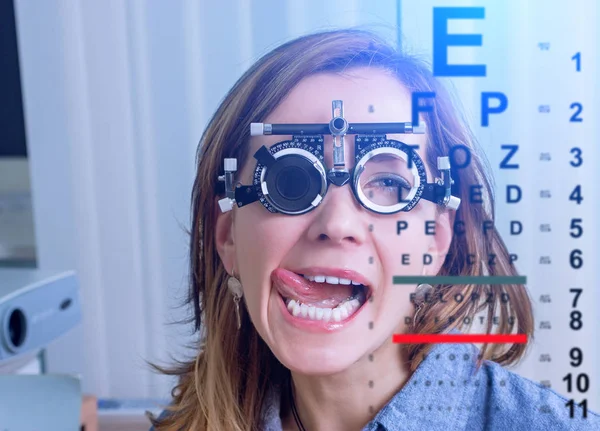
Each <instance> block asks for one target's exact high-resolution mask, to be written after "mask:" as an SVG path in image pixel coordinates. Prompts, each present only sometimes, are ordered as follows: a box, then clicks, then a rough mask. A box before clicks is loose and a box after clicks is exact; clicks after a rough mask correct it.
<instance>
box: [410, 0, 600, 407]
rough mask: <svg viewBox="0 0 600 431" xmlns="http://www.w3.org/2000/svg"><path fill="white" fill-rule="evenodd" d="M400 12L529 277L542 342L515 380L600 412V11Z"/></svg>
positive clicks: (587, 5)
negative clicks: (459, 112) (484, 166)
mask: <svg viewBox="0 0 600 431" xmlns="http://www.w3.org/2000/svg"><path fill="white" fill-rule="evenodd" d="M401 11H402V15H403V16H402V20H401V23H402V25H401V28H402V35H403V36H404V38H405V39H404V40H407V41H408V43H409V44H410V46H405V48H407V49H408V50H409V51H413V52H414V51H417V52H419V51H420V52H421V53H425V54H426V55H428V56H429V59H431V60H432V63H433V69H434V74H436V76H438V77H439V78H440V79H442V80H443V81H444V82H445V83H448V82H450V83H451V85H452V86H454V88H455V89H456V91H455V93H456V96H457V98H458V99H459V100H460V102H461V103H462V105H463V106H464V108H465V109H466V111H467V114H468V115H467V116H468V118H469V120H470V124H471V127H472V128H473V131H474V133H475V136H476V138H477V139H478V141H479V142H480V144H481V145H482V146H483V148H484V149H485V152H486V156H487V158H488V160H489V161H490V164H491V167H492V168H493V174H494V179H495V184H494V185H495V192H496V196H495V205H496V211H495V214H494V225H495V226H496V228H497V229H498V231H499V233H500V235H501V237H502V239H503V240H504V242H505V244H506V246H507V249H508V251H509V253H510V254H511V256H514V258H515V262H514V264H515V267H516V269H517V271H518V273H519V274H520V275H522V276H524V277H526V282H525V284H526V287H527V289H528V291H529V294H530V297H531V299H532V301H533V309H534V325H535V326H534V327H535V329H534V339H533V342H532V346H531V347H530V348H529V350H528V351H527V354H526V356H525V358H524V359H523V360H522V361H521V362H520V363H519V364H518V365H517V366H516V367H510V368H509V369H510V370H511V371H514V372H516V373H517V374H519V375H521V376H523V377H526V378H528V379H531V380H533V381H535V382H539V383H541V384H542V385H544V386H547V387H550V388H552V389H553V390H555V391H556V392H558V393H559V394H561V395H563V396H564V397H565V398H566V399H567V400H569V402H568V403H566V405H565V409H567V410H568V411H570V412H571V414H581V413H582V411H583V412H585V409H586V408H588V409H592V410H594V411H598V410H599V408H600V390H599V389H598V388H599V384H598V383H599V378H600V376H599V373H598V369H599V367H600V357H599V353H598V344H599V339H600V337H599V335H598V329H599V328H600V324H599V323H598V311H597V310H598V306H600V294H599V292H598V291H599V289H598V281H599V280H598V275H597V274H598V270H597V268H598V254H597V249H598V245H597V244H598V240H599V239H600V237H599V235H598V230H597V228H596V225H597V219H598V185H597V182H598V178H597V177H598V174H597V168H596V166H597V163H598V157H597V146H598V144H600V135H599V131H598V127H597V125H596V123H597V121H598V119H599V118H600V112H599V107H600V70H598V66H597V58H598V54H599V53H600V32H599V31H598V23H599V21H600V19H599V18H600V6H599V5H598V4H597V2H594V1H572V2H562V1H539V0H535V1H519V2H517V1H508V2H487V1H482V2H467V1H443V2H442V1H424V2H418V4H416V2H408V1H405V2H401ZM417 23H418V24H417ZM423 23H427V25H425V26H423ZM432 284H433V283H432ZM575 406H579V407H581V409H578V408H576V407H575Z"/></svg>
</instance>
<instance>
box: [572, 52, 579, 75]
mask: <svg viewBox="0 0 600 431" xmlns="http://www.w3.org/2000/svg"><path fill="white" fill-rule="evenodd" d="M571 60H575V67H576V69H575V70H577V72H580V71H581V52H578V53H577V54H575V55H574V56H573V57H571Z"/></svg>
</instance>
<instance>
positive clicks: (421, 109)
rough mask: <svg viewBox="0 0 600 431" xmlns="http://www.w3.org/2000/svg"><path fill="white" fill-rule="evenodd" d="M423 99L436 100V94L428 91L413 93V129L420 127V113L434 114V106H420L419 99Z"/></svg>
mask: <svg viewBox="0 0 600 431" xmlns="http://www.w3.org/2000/svg"><path fill="white" fill-rule="evenodd" d="M421 97H429V98H435V93H432V92H429V91H427V92H424V93H413V94H412V125H413V127H416V126H418V125H419V112H432V111H433V105H419V99H420V98H421ZM417 148H418V147H417Z"/></svg>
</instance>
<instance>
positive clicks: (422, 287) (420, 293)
mask: <svg viewBox="0 0 600 431" xmlns="http://www.w3.org/2000/svg"><path fill="white" fill-rule="evenodd" d="M431 289H433V286H432V285H431V284H427V283H422V284H419V285H418V286H417V290H416V295H415V297H416V298H418V301H419V302H420V304H419V307H418V308H417V311H415V315H414V317H413V326H416V325H417V314H419V311H421V308H423V304H424V303H425V295H426V294H427V293H428V292H429V291H430V290H431Z"/></svg>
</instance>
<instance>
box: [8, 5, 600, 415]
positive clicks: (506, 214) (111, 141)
mask: <svg viewBox="0 0 600 431" xmlns="http://www.w3.org/2000/svg"><path fill="white" fill-rule="evenodd" d="M440 6H446V7H484V8H485V17H484V18H483V19H468V20H467V19H455V20H450V21H449V24H448V32H449V33H456V34H458V33H463V34H480V35H482V46H479V47H476V46H470V47H451V48H449V50H448V62H449V63H450V64H485V65H486V71H487V72H486V76H485V77H453V78H442V79H443V80H444V81H445V82H446V83H447V84H448V85H449V86H450V87H451V88H452V89H453V91H454V92H455V94H456V95H457V97H458V98H459V99H460V101H461V103H462V105H463V108H464V110H465V113H466V116H467V118H468V119H469V121H470V122H471V125H472V127H473V129H474V130H475V132H476V134H477V136H478V138H479V140H480V141H481V143H482V144H483V146H484V148H485V149H486V151H487V156H488V158H489V159H490V161H491V164H492V167H493V168H494V170H495V175H496V187H497V190H498V195H497V202H496V205H497V208H496V211H497V213H496V225H497V227H498V229H499V230H500V232H501V234H502V235H503V236H504V239H505V242H506V244H507V246H508V248H509V251H511V252H515V253H519V262H518V263H517V266H518V268H519V270H520V272H521V274H523V275H526V276H527V277H528V288H529V289H530V291H531V293H532V297H533V299H534V300H535V307H536V308H535V310H536V330H537V329H539V330H538V331H537V333H536V340H535V345H534V349H533V350H532V351H531V352H530V354H529V356H528V358H527V359H526V360H525V361H524V362H523V363H522V364H521V365H520V366H519V367H518V368H517V369H516V371H517V372H518V373H519V374H521V375H524V376H527V377H528V378H531V379H532V380H535V381H538V382H544V384H546V385H548V386H551V387H552V388H553V389H555V390H557V391H558V392H560V393H563V394H564V395H565V396H566V397H568V398H573V397H575V398H576V399H578V400H579V399H581V398H584V397H585V398H587V399H588V407H589V408H592V409H595V410H599V408H600V403H599V396H600V393H599V390H598V387H599V386H598V377H599V376H598V366H597V364H598V363H600V361H599V360H598V359H599V358H598V340H597V338H598V336H597V330H598V328H599V324H598V321H597V318H596V316H597V314H596V310H597V307H598V305H600V301H599V296H598V289H597V288H596V286H597V285H598V273H597V271H596V268H595V264H594V263H595V262H597V260H598V256H597V243H598V240H599V239H600V238H599V237H598V231H597V229H596V226H595V222H596V220H597V219H598V199H597V198H598V196H597V187H595V185H596V184H597V183H598V179H599V178H598V174H597V172H596V168H595V166H596V165H597V162H598V160H597V146H598V144H600V139H599V134H598V133H599V132H598V128H597V126H596V121H597V119H598V118H600V116H599V107H600V91H599V88H598V81H599V78H598V77H599V76H600V75H599V70H598V67H597V58H598V54H600V44H599V41H600V31H599V30H598V22H599V20H600V6H598V4H597V2H596V1H593V0H572V1H568V2H567V1H559V0H554V1H547V0H544V1H542V0H528V1H520V0H510V1H504V2H496V1H484V0H479V1H460V0H447V1H441V0H421V1H416V0H378V1H376V2H374V1H369V0H332V1H327V2H322V1H317V0H307V1H300V0H285V1H281V0H257V1H245V0H222V1H219V2H215V1H208V0H199V1H180V2H158V1H142V0H132V1H120V0H106V1H101V2H100V1H97V2H94V1H81V2H70V1H59V0H56V1H46V2H33V1H25V0H5V1H2V2H0V20H1V23H0V24H1V25H0V32H1V33H0V34H1V49H2V52H1V57H0V58H2V68H1V70H0V89H1V92H0V94H1V95H2V102H3V103H2V109H1V110H0V262H1V265H2V266H4V267H21V268H40V269H53V270H75V271H76V273H77V276H78V279H79V282H80V290H81V307H82V316H83V319H82V322H81V324H80V325H78V326H77V327H76V328H75V329H74V330H72V331H70V332H69V333H68V334H66V335H64V336H62V337H60V338H59V339H57V340H56V341H54V342H53V343H52V344H51V345H49V346H48V347H47V349H45V356H44V361H45V369H46V371H47V372H51V373H68V374H77V375H80V376H81V381H82V388H83V390H84V391H85V392H86V393H91V394H94V395H95V396H97V397H99V398H101V399H164V398H167V397H168V396H169V392H170V390H171V388H172V385H173V381H172V380H170V379H168V378H166V377H164V376H159V375H156V374H155V373H153V372H151V371H150V369H149V367H148V366H146V365H145V362H144V361H145V360H150V361H154V362H158V363H161V364H165V363H170V357H171V356H173V357H176V358H179V359H181V358H184V357H187V356H186V355H191V354H192V353H193V352H191V351H189V350H186V349H185V348H184V345H185V344H186V343H189V342H190V341H192V340H193V339H192V336H191V334H190V327H188V326H184V325H173V324H170V322H174V321H177V320H180V319H182V318H184V317H186V316H187V310H186V309H183V308H178V305H179V304H180V303H181V301H182V300H183V298H184V295H185V294H186V292H187V273H188V268H187V266H188V241H187V235H186V233H185V229H187V228H189V224H190V213H189V204H190V193H191V187H192V182H193V178H194V157H195V152H196V147H197V144H198V141H199V139H200V136H201V134H202V131H203V130H204V128H205V126H206V124H207V122H208V120H209V119H210V117H211V115H212V114H213V112H214V111H215V109H216V108H217V106H218V104H219V103H220V101H221V100H222V98H223V97H224V95H225V94H226V92H227V91H228V90H229V89H230V88H231V86H232V85H233V84H234V83H235V81H236V80H237V79H238V78H239V77H240V76H241V75H242V73H243V72H244V71H245V70H246V69H247V68H248V67H249V66H250V65H251V64H252V63H253V62H254V61H256V60H257V59H258V58H259V57H260V56H261V55H262V54H265V53H266V52H268V51H269V50H271V49H272V48H274V47H276V46H277V45H279V44H281V43H283V42H285V41H288V40H290V39H292V38H295V37H297V36H300V35H303V34H306V33H310V32H313V31H317V30H323V29H330V28H338V27H351V26H361V27H363V28H368V29H371V30H375V31H377V32H379V33H380V34H382V35H384V36H386V37H388V38H389V39H391V40H393V41H396V42H397V43H398V44H399V45H400V46H402V48H404V49H406V50H408V51H410V52H412V53H416V54H419V55H421V56H422V57H423V58H426V59H429V60H430V61H431V58H432V48H433V37H432V35H433V10H434V7H440ZM577 53H579V58H575V59H574V58H573V57H574V56H575V55H577ZM482 92H502V93H504V94H505V95H506V96H507V98H508V107H507V109H506V110H505V112H503V113H502V114H498V115H491V116H490V123H489V125H488V126H485V127H482V125H481V93H482ZM573 103H578V104H580V105H581V106H582V109H581V112H580V113H579V114H577V115H578V116H575V120H577V119H582V121H573V116H574V115H575V114H576V113H575V110H576V109H578V108H577V107H576V106H575V107H573V105H572V104H573ZM402 121H404V120H402ZM511 144H512V145H519V151H518V153H517V154H516V155H515V157H514V158H513V160H512V161H511V162H513V163H518V164H519V169H516V170H506V169H500V168H499V165H500V162H501V161H502V159H503V158H504V157H505V156H506V154H507V150H505V149H502V148H501V146H502V145H511ZM573 147H578V148H580V150H582V154H583V160H584V163H583V164H582V165H581V166H579V167H577V168H575V167H573V166H572V165H570V164H569V161H571V160H574V156H573V152H571V149H572V148H573ZM542 153H544V154H550V155H551V157H550V158H548V156H541V154H542ZM508 184H518V185H519V186H520V187H521V189H522V191H523V199H522V200H521V202H519V203H517V204H509V203H507V202H506V193H505V189H506V185H508ZM577 185H581V186H582V187H583V189H582V190H583V191H582V195H583V197H584V199H583V200H582V201H581V202H580V203H579V204H577V202H573V200H571V199H569V196H570V194H571V192H572V191H573V189H574V187H576V186H577ZM575 217H577V218H581V219H582V220H583V226H584V227H583V229H584V234H583V235H582V236H580V237H578V238H573V237H572V236H570V235H569V233H570V232H571V230H570V229H569V227H570V225H571V223H572V222H571V220H572V219H573V218H575ZM512 220H519V221H520V222H521V223H522V225H523V232H522V233H521V234H520V235H512V234H511V232H510V221H512ZM541 225H551V226H552V229H551V231H548V229H543V228H541ZM574 249H577V250H580V251H581V252H582V255H583V262H584V265H583V266H581V267H579V268H576V269H575V268H574V267H573V266H572V265H571V264H570V262H572V260H570V256H572V251H573V250H574ZM575 286H579V287H581V288H583V296H582V299H581V301H580V303H579V304H578V305H577V310H579V311H580V312H581V313H582V315H583V316H584V317H583V321H584V325H583V327H582V328H581V330H578V331H573V330H572V329H571V328H570V327H569V315H570V313H571V311H572V307H571V302H572V299H573V295H572V294H571V293H569V288H572V287H575ZM549 298H551V300H548V299H549ZM541 322H549V323H544V324H541ZM573 346H578V347H580V348H581V349H582V350H583V351H584V354H585V360H584V361H583V364H582V365H581V366H580V367H578V369H577V370H576V371H574V369H573V368H572V367H571V365H570V361H571V359H572V358H571V357H570V350H569V349H571V348H572V347H573ZM544 355H546V356H544ZM549 359H550V360H549ZM570 372H573V373H575V372H576V373H586V374H587V375H588V378H589V388H588V389H586V391H585V393H576V392H568V391H567V387H566V384H565V382H564V381H563V378H564V377H565V376H566V375H567V374H568V373H570Z"/></svg>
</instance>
